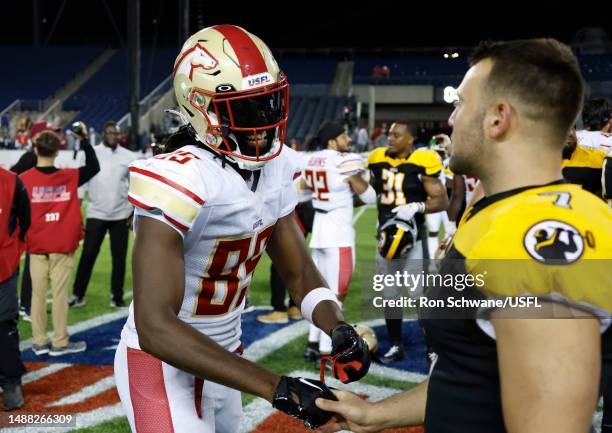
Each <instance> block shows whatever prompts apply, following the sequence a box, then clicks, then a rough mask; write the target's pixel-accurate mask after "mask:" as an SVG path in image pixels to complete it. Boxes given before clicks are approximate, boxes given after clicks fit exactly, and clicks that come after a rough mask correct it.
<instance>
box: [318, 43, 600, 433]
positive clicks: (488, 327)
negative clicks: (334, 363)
mask: <svg viewBox="0 0 612 433" xmlns="http://www.w3.org/2000/svg"><path fill="white" fill-rule="evenodd" d="M470 61H471V68H470V69H469V70H468V72H467V73H466V75H465V77H464V79H463V82H462V83H461V86H460V87H459V89H458V96H459V100H458V102H457V104H456V108H455V111H454V112H453V114H452V115H451V118H450V120H449V123H450V125H451V126H452V127H453V136H452V142H453V153H452V156H451V163H450V168H451V169H452V170H453V172H454V173H458V174H468V175H472V176H476V177H478V178H479V179H480V181H481V182H482V187H483V191H484V193H485V197H484V198H482V199H481V200H480V201H478V202H477V203H476V204H475V205H473V206H471V207H469V208H468V209H467V210H466V212H465V214H464V216H463V218H462V220H461V222H460V224H459V227H458V229H457V233H456V234H455V237H454V239H453V242H452V244H451V246H450V247H449V249H448V251H447V254H446V257H445V259H444V261H443V263H442V268H441V271H440V272H441V273H447V272H448V275H453V276H459V275H461V272H463V273H464V274H463V275H464V276H466V274H467V275H472V276H474V274H482V273H483V272H484V271H487V270H489V271H491V273H490V275H487V276H485V277H484V285H482V286H481V287H480V288H478V285H473V286H472V287H471V288H468V289H465V291H463V292H459V291H458V289H459V287H458V286H457V284H455V286H454V287H443V286H433V287H428V290H427V296H428V298H429V299H430V300H436V301H437V300H440V301H443V302H442V303H443V305H445V307H444V308H435V309H434V308H428V309H422V310H421V312H420V314H421V319H422V323H423V325H424V329H425V332H426V335H427V340H428V343H429V345H430V346H431V348H432V349H433V350H434V351H435V352H436V353H437V355H438V358H437V361H436V363H435V364H434V366H433V367H432V369H431V373H430V376H429V378H428V379H427V380H426V381H425V382H423V383H422V384H420V385H418V386H416V387H414V388H412V389H410V390H408V391H405V392H403V393H400V394H397V395H395V396H393V397H391V398H389V399H386V400H383V401H379V402H376V403H374V404H373V403H368V402H366V401H363V400H361V399H360V398H359V397H357V396H355V395H354V394H350V393H347V392H337V395H338V397H339V401H338V402H332V401H326V400H322V399H318V400H317V401H316V402H317V404H318V406H319V407H320V408H322V409H325V410H329V411H334V412H337V413H338V414H339V418H338V421H337V422H336V423H333V424H329V425H327V426H325V427H324V428H322V429H321V431H322V432H324V433H329V432H333V431H337V430H340V429H350V430H351V431H354V432H373V431H379V430H382V429H385V428H392V427H399V426H409V425H420V424H424V428H425V431H426V432H427V433H445V432H449V433H450V432H453V433H468V432H469V433H485V432H486V433H505V432H509V433H540V432H542V433H543V432H555V433H576V432H588V431H589V429H590V428H591V423H592V418H593V414H594V412H595V410H596V407H597V400H598V398H599V395H600V389H602V390H603V395H604V414H603V422H602V431H603V432H609V431H610V425H612V420H611V419H609V416H610V412H609V407H608V406H609V397H610V376H609V375H610V373H609V368H608V367H609V364H610V362H611V360H612V344H611V343H612V342H611V340H612V332H611V330H610V322H611V314H610V312H611V311H612V266H611V265H610V263H611V260H612V232H611V231H610V226H612V210H611V209H609V208H608V207H607V206H606V204H605V203H604V202H603V201H602V200H600V199H599V198H597V197H596V196H594V195H592V194H590V193H588V192H586V191H584V190H583V189H582V188H581V187H580V186H578V185H570V184H567V183H565V181H564V180H563V178H562V174H561V160H562V155H561V153H562V152H561V150H562V148H563V145H564V143H565V140H566V137H567V134H568V133H569V131H570V128H571V127H572V125H573V124H574V122H575V120H576V117H577V115H578V113H579V111H580V107H581V104H582V101H583V98H584V84H583V80H582V77H581V73H580V66H579V64H578V61H577V59H576V57H575V56H574V55H573V54H572V52H571V50H570V48H569V47H567V46H566V45H564V44H561V43H560V42H558V41H556V40H553V39H531V40H518V41H510V42H496V43H493V42H487V43H483V44H481V45H480V46H479V47H478V48H476V49H475V51H474V52H473V54H472V56H471V59H470ZM461 268H462V269H461ZM526 296H529V297H530V298H535V299H536V300H537V301H538V304H539V305H540V307H537V306H535V305H533V304H531V305H530V306H523V308H519V309H512V308H509V307H508V306H507V305H505V303H506V301H507V300H509V301H516V300H517V299H518V300H521V299H522V300H525V299H527V298H526ZM451 297H455V298H461V299H464V300H468V301H471V300H474V301H476V302H480V301H483V302H482V305H485V304H486V302H484V301H491V300H496V301H497V300H500V301H503V304H504V305H505V307H501V306H491V307H488V308H481V309H477V308H474V309H472V310H466V309H463V310H453V309H451V308H449V306H450V303H449V301H450V299H451ZM477 305H479V304H477ZM560 317H565V318H566V319H563V318H560ZM570 317H574V318H575V319H572V320H569V319H567V318H570ZM576 317H577V318H576ZM602 367H603V368H602ZM602 370H603V375H602V374H601V373H602ZM600 380H601V384H600ZM606 429H607V430H606Z"/></svg>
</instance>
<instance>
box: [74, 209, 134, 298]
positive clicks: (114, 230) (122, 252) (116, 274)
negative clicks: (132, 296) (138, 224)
mask: <svg viewBox="0 0 612 433" xmlns="http://www.w3.org/2000/svg"><path fill="white" fill-rule="evenodd" d="M106 231H108V232H109V234H110V244H111V255H112V258H113V270H112V273H111V292H112V294H113V299H114V300H115V301H119V300H122V299H123V284H124V282H125V259H126V255H127V247H128V237H129V229H128V226H127V220H125V219H122V220H118V221H104V220H98V219H94V218H88V219H87V223H86V225H85V241H84V242H83V252H82V253H81V259H80V260H79V267H78V269H77V273H76V278H75V280H74V287H73V289H72V293H73V294H74V295H75V296H76V297H77V298H83V297H84V296H85V292H86V290H87V285H88V284H89V279H90V278H91V271H92V270H93V267H94V264H95V263H96V258H97V257H98V253H99V252H100V245H102V241H104V235H105V234H106Z"/></svg>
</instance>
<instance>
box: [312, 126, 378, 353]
mask: <svg viewBox="0 0 612 433" xmlns="http://www.w3.org/2000/svg"><path fill="white" fill-rule="evenodd" d="M314 139H315V140H317V142H318V143H319V146H325V148H324V149H323V150H320V151H318V152H314V153H311V154H310V155H309V158H308V162H307V164H306V168H305V169H304V173H303V175H302V176H303V186H304V187H305V188H306V189H308V190H310V191H312V193H313V197H312V206H313V208H314V211H315V215H314V221H313V224H312V236H311V238H310V248H311V249H312V258H313V260H314V262H315V264H316V266H317V268H318V269H319V272H321V275H323V278H325V281H327V283H328V284H329V288H330V289H331V290H332V291H333V292H334V293H335V295H336V296H337V297H338V300H339V302H340V304H341V303H342V302H343V301H344V298H345V296H346V294H347V291H348V287H349V284H350V282H351V277H352V275H353V269H354V267H355V230H354V229H353V195H354V194H357V195H358V196H359V199H360V200H361V201H362V202H363V203H365V204H368V203H375V202H376V193H375V192H374V188H372V186H370V185H369V183H368V182H367V181H366V180H365V179H364V178H363V177H362V175H363V174H364V173H365V168H364V166H363V162H362V160H361V157H360V156H359V155H357V154H355V153H350V152H349V150H350V147H351V138H350V137H349V135H348V134H347V133H346V132H345V130H344V127H343V126H342V125H340V124H339V123H336V122H325V123H323V125H321V127H320V128H319V131H318V133H317V135H316V137H314ZM317 349H318V350H317ZM331 351H332V341H331V338H330V337H329V336H328V335H327V334H326V333H324V332H322V331H321V329H319V328H318V327H317V326H315V325H310V332H309V334H308V345H307V347H306V351H305V352H304V357H305V358H306V359H307V360H316V359H317V358H318V357H319V356H328V355H329V354H330V353H331Z"/></svg>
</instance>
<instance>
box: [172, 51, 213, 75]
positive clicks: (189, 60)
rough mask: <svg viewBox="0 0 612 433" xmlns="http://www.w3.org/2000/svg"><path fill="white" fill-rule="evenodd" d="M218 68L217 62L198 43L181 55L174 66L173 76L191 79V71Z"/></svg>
mask: <svg viewBox="0 0 612 433" xmlns="http://www.w3.org/2000/svg"><path fill="white" fill-rule="evenodd" d="M217 66H219V61H218V60H217V59H216V58H215V56H213V55H212V54H211V53H210V52H209V51H208V50H207V49H206V48H204V47H203V46H202V45H200V43H199V42H198V43H197V44H195V45H194V46H193V47H191V48H190V49H188V50H187V51H185V52H184V53H183V55H182V56H181V57H180V58H179V59H178V61H177V62H176V65H175V66H174V71H173V73H172V74H173V75H176V74H177V73H178V74H183V75H188V76H189V79H190V80H192V79H193V70H194V69H197V68H201V69H204V70H205V71H211V72H212V70H213V69H215V68H216V67H217Z"/></svg>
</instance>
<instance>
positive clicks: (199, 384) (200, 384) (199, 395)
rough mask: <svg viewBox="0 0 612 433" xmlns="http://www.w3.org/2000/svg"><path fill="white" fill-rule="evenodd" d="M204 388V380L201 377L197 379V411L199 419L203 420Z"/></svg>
mask: <svg viewBox="0 0 612 433" xmlns="http://www.w3.org/2000/svg"><path fill="white" fill-rule="evenodd" d="M203 386H204V379H200V378H199V377H196V378H195V393H194V395H195V410H196V413H197V414H198V418H200V419H202V387H203Z"/></svg>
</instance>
